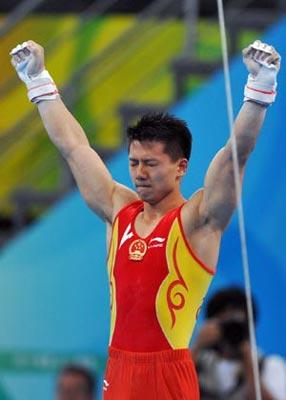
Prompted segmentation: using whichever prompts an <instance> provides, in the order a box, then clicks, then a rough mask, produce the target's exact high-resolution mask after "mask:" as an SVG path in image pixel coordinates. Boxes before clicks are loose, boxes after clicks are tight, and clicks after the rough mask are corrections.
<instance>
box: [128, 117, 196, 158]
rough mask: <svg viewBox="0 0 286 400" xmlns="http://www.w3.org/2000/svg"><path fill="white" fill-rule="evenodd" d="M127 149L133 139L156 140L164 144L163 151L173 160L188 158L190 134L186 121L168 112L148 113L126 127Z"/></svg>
mask: <svg viewBox="0 0 286 400" xmlns="http://www.w3.org/2000/svg"><path fill="white" fill-rule="evenodd" d="M127 140H128V150H129V148H130V144H131V143H132V142H133V141H134V140H138V141H139V142H143V141H154V142H155V141H157V142H162V143H164V144H165V152H166V153H167V154H169V156H170V157H171V159H172V160H173V161H177V160H178V159H179V158H180V157H183V158H186V159H187V160H189V159H190V155H191V151H192V134H191V132H190V130H189V128H188V127H187V123H186V122H185V121H183V120H181V119H179V118H177V117H175V116H173V115H171V114H168V113H149V114H146V115H144V116H143V117H141V118H140V119H139V121H138V122H137V123H136V125H134V126H130V127H128V128H127Z"/></svg>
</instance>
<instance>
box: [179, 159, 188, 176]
mask: <svg viewBox="0 0 286 400" xmlns="http://www.w3.org/2000/svg"><path fill="white" fill-rule="evenodd" d="M188 163H189V162H188V160H187V159H186V158H181V159H180V160H178V175H179V176H184V175H185V174H186V172H187V169H188Z"/></svg>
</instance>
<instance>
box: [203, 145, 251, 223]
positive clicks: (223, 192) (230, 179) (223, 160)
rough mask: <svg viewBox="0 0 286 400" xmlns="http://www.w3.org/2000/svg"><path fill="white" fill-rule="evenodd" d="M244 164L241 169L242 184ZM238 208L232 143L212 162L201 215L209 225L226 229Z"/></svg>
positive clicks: (206, 181) (206, 180) (206, 178)
mask: <svg viewBox="0 0 286 400" xmlns="http://www.w3.org/2000/svg"><path fill="white" fill-rule="evenodd" d="M243 172H244V164H243V165H241V166H240V167H239V175H240V184H241V183H242V178H243ZM235 207H236V189H235V181H234V168H233V160H232V152H231V148H230V143H227V145H226V147H223V148H222V149H221V150H220V151H219V152H218V153H217V154H216V156H215V157H214V159H213V160H212V162H211V164H210V166H209V168H208V170H207V173H206V176H205V181H204V191H203V196H202V201H201V204H200V215H201V217H202V218H204V219H205V220H206V222H207V223H208V224H211V225H213V226H214V227H216V228H218V229H220V230H221V231H222V230H224V229H225V227H226V226H227V224H228V223H229V221H230V218H231V216H232V213H233V211H234V209H235Z"/></svg>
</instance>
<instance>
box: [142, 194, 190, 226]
mask: <svg viewBox="0 0 286 400" xmlns="http://www.w3.org/2000/svg"><path fill="white" fill-rule="evenodd" d="M185 201H186V200H185V199H184V197H183V196H182V194H181V193H176V194H175V195H172V196H168V197H165V198H163V199H162V200H160V201H159V202H158V203H155V204H150V203H147V202H145V201H144V211H143V215H142V217H143V219H144V220H145V221H149V220H154V219H156V218H160V217H162V216H163V215H165V214H166V213H167V212H168V211H170V210H172V209H173V208H177V207H179V206H180V205H182V204H183V203H184V202H185Z"/></svg>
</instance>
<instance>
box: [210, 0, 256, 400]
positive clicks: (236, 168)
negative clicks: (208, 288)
mask: <svg viewBox="0 0 286 400" xmlns="http://www.w3.org/2000/svg"><path fill="white" fill-rule="evenodd" d="M217 7H218V18H219V26H220V36H221V46H222V56H223V69H224V78H225V91H226V101H227V114H228V123H229V129H230V137H231V150H232V159H233V169H234V181H235V192H236V201H237V205H238V223H239V234H240V242H241V253H242V264H243V274H244V281H245V294H246V301H247V314H248V326H249V333H250V345H251V356H252V367H253V374H254V385H255V398H256V400H261V399H262V397H261V385H260V379H259V367H258V354H257V344H256V338H255V324H254V316H253V306H252V296H251V283H250V275H249V261H248V254H247V244H246V232H245V219H244V212H243V204H242V199H241V184H240V176H239V163H238V155H237V145H236V138H235V135H234V133H233V121H234V113H233V100H232V99H233V98H232V91H231V83H230V72H229V62H228V51H227V42H226V29H225V18H224V8H223V3H222V0H217Z"/></svg>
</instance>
